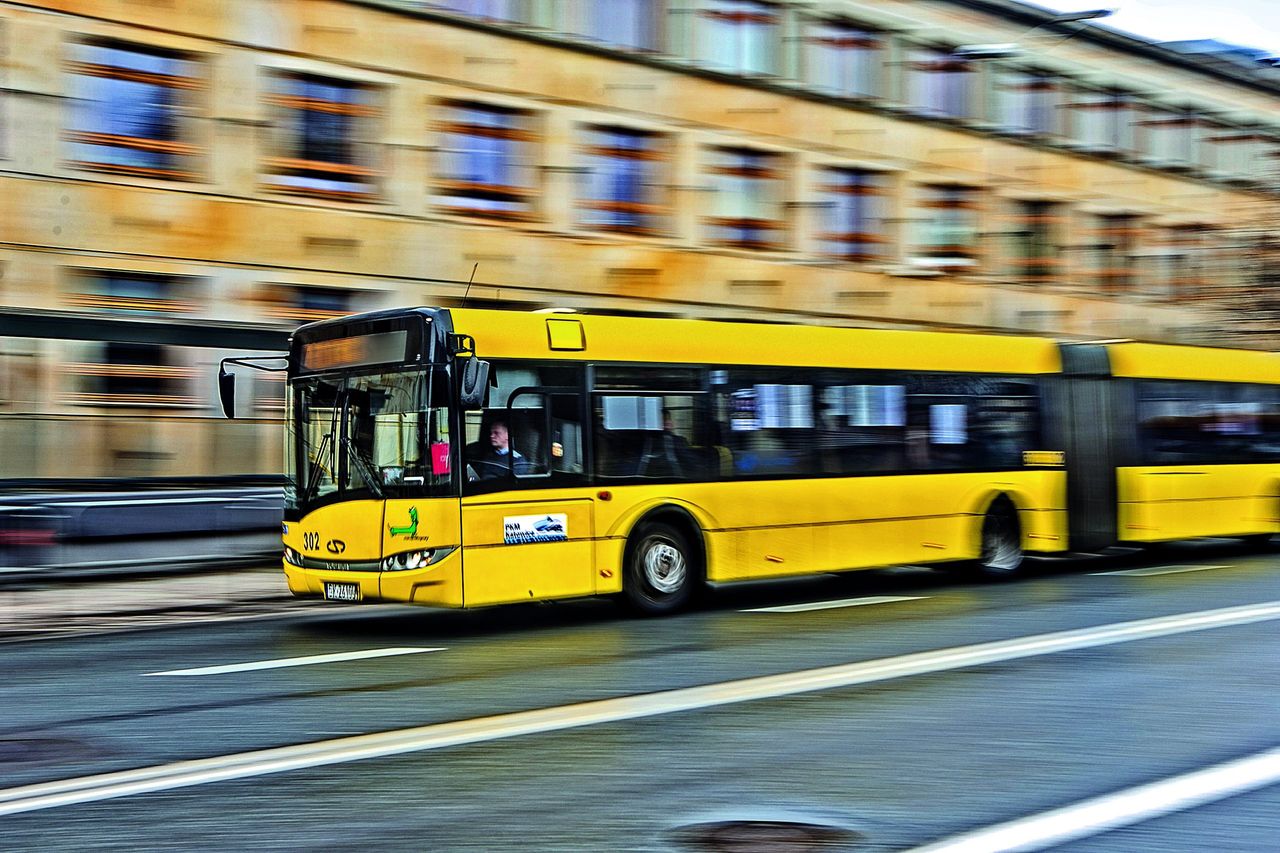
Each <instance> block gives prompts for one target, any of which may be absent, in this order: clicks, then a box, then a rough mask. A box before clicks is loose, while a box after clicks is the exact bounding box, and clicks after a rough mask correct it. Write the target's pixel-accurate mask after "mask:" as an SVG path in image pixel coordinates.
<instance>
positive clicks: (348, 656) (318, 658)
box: [143, 648, 444, 676]
mask: <svg viewBox="0 0 1280 853" xmlns="http://www.w3.org/2000/svg"><path fill="white" fill-rule="evenodd" d="M442 651H444V649H443V648H430V649H420V648H392V649H363V650H361V651H358V652H335V653H333V654H327V655H307V656H305V657H297V658H278V659H276V660H256V661H249V662H248V663H228V664H222V665H221V666H201V667H196V668H195V669H171V670H167V671H166V672H147V673H143V675H146V676H152V675H225V674H227V673H230V672H253V671H255V670H259V669H284V668H285V667H290V666H312V665H314V664H320V663H340V662H342V661H349V660H368V659H369V658H388V657H396V656H398V655H421V654H426V653H427V652H442Z"/></svg>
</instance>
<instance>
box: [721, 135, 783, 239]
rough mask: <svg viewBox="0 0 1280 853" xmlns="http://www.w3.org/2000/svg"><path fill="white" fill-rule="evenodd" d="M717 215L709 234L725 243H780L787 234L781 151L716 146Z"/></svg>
mask: <svg viewBox="0 0 1280 853" xmlns="http://www.w3.org/2000/svg"><path fill="white" fill-rule="evenodd" d="M710 172H711V180H712V185H713V189H714V191H715V194H714V199H713V202H712V204H713V209H714V211H715V213H714V215H713V216H711V217H708V219H707V225H708V226H709V231H710V233H709V239H710V240H711V242H713V243H716V244H718V245H721V246H736V247H739V248H743V249H778V248H781V247H782V244H783V240H784V237H785V234H786V222H785V221H784V217H783V199H782V193H783V183H784V182H783V176H782V157H781V156H780V155H778V154H770V153H767V152H764V151H755V150H752V149H749V148H715V149H712V152H711V168H710Z"/></svg>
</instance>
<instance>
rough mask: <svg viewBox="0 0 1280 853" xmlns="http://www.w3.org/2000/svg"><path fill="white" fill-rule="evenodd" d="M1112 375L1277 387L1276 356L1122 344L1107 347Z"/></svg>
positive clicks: (1279, 375) (1278, 368)
mask: <svg viewBox="0 0 1280 853" xmlns="http://www.w3.org/2000/svg"><path fill="white" fill-rule="evenodd" d="M1107 351H1108V352H1109V353H1110V355H1111V372H1112V374H1113V375H1114V376H1123V377H1128V378H1131V379H1187V380H1200V381H1205V382H1258V383H1263V384H1271V385H1276V384H1280V353H1274V352H1259V351H1255V350H1239V349H1219V348H1216V347H1186V346H1172V345H1168V344H1140V343H1123V344H1111V345H1110V346H1108V347H1107Z"/></svg>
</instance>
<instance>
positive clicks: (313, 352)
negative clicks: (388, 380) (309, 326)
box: [302, 329, 409, 370]
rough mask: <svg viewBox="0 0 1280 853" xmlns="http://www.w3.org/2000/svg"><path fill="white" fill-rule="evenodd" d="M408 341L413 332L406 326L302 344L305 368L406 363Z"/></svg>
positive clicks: (332, 368)
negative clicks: (390, 330) (391, 330)
mask: <svg viewBox="0 0 1280 853" xmlns="http://www.w3.org/2000/svg"><path fill="white" fill-rule="evenodd" d="M408 344H409V332H408V331H407V330H405V329H399V330H397V331H394V332H376V333H374V334H371V335H353V336H351V337H346V338H330V339H329V340H327V341H314V342H312V343H308V344H303V345H302V367H303V369H304V370H334V369H336V368H341V367H361V366H363V365H366V364H387V363H389V362H402V361H404V359H405V351H406V349H407V347H408Z"/></svg>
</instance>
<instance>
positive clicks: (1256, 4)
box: [1033, 0, 1280, 55]
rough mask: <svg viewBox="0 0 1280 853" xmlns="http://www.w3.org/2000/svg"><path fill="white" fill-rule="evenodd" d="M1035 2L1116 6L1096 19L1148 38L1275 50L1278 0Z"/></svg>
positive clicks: (1279, 42) (1066, 7)
mask: <svg viewBox="0 0 1280 853" xmlns="http://www.w3.org/2000/svg"><path fill="white" fill-rule="evenodd" d="M1033 2H1036V0H1033ZM1038 5H1043V6H1045V7H1048V8H1052V9H1056V10H1059V11H1063V12H1080V11H1084V10H1085V9H1099V8H1101V9H1115V10H1116V13H1115V14H1114V15H1112V16H1111V17H1110V18H1106V19H1104V20H1101V21H1099V22H1098V23H1100V24H1103V25H1105V26H1108V27H1111V28H1113V29H1117V30H1124V31H1126V32H1130V33H1136V34H1137V35H1140V36H1143V37H1145V38H1148V39H1151V40H1153V41H1183V40H1185V39H1203V38H1211V39H1218V40H1219V41H1225V42H1231V43H1232V44H1239V45H1243V46H1245V47H1257V48H1261V49H1263V50H1266V51H1269V52H1270V53H1272V54H1275V55H1280V0H1039V2H1038Z"/></svg>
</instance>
